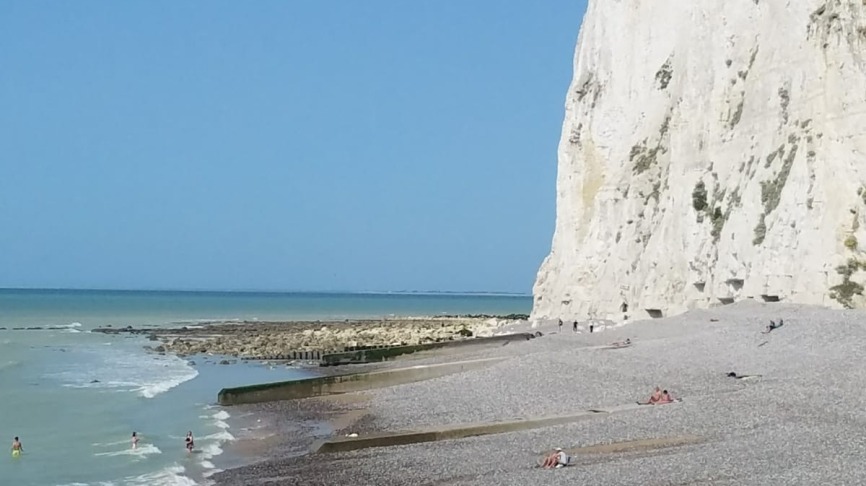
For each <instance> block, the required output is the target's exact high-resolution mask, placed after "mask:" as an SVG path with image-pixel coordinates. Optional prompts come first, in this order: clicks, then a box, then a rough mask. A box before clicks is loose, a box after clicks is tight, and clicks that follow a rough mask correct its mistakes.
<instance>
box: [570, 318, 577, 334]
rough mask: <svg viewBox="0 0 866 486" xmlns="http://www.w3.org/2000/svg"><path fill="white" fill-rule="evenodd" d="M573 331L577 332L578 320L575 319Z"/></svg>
mask: <svg viewBox="0 0 866 486" xmlns="http://www.w3.org/2000/svg"><path fill="white" fill-rule="evenodd" d="M571 332H577V321H574V324H572V325H571Z"/></svg>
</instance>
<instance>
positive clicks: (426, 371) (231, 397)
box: [217, 358, 505, 406]
mask: <svg viewBox="0 0 866 486" xmlns="http://www.w3.org/2000/svg"><path fill="white" fill-rule="evenodd" d="M504 359H505V358H487V359H477V360H471V361H459V362H456V363H443V364H436V365H424V366H413V367H410V368H400V369H396V370H384V371H374V372H371V373H352V374H346V375H337V376H325V377H320V378H308V379H305V380H295V381H282V382H275V383H264V384H260V385H250V386H241V387H236V388H223V389H222V390H220V392H219V396H218V399H217V401H218V402H219V404H220V405H224V406H228V405H240V404H244V403H262V402H273V401H279V400H294V399H300V398H310V397H318V396H325V395H335V394H340V393H351V392H357V391H363V390H370V389H374V388H382V387H386V386H394V385H402V384H404V383H413V382H416V381H423V380H429V379H432V378H438V377H440V376H445V375H450V374H453V373H460V372H462V371H468V370H474V369H479V368H484V367H487V366H490V365H493V364H495V363H498V362H500V361H503V360H504Z"/></svg>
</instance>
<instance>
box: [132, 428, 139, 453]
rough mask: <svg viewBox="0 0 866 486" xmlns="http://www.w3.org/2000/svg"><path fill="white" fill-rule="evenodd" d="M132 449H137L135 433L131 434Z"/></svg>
mask: <svg viewBox="0 0 866 486" xmlns="http://www.w3.org/2000/svg"><path fill="white" fill-rule="evenodd" d="M132 448H133V449H136V448H138V436H137V435H136V434H135V432H133V433H132Z"/></svg>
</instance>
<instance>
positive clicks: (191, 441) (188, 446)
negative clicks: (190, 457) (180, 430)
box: [184, 430, 195, 452]
mask: <svg viewBox="0 0 866 486" xmlns="http://www.w3.org/2000/svg"><path fill="white" fill-rule="evenodd" d="M184 442H185V443H186V450H187V451H189V452H192V449H193V447H195V439H193V438H192V431H191V430H190V431H189V432H187V433H186V439H184Z"/></svg>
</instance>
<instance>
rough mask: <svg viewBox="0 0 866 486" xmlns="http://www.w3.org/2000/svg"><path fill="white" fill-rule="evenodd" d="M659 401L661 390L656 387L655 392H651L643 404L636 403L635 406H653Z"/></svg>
mask: <svg viewBox="0 0 866 486" xmlns="http://www.w3.org/2000/svg"><path fill="white" fill-rule="evenodd" d="M661 399H662V389H661V388H659V387H656V389H655V391H653V394H652V395H650V397H649V400H647V401H645V402H637V404H638V405H655V404H656V403H658V402H659V400H661Z"/></svg>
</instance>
